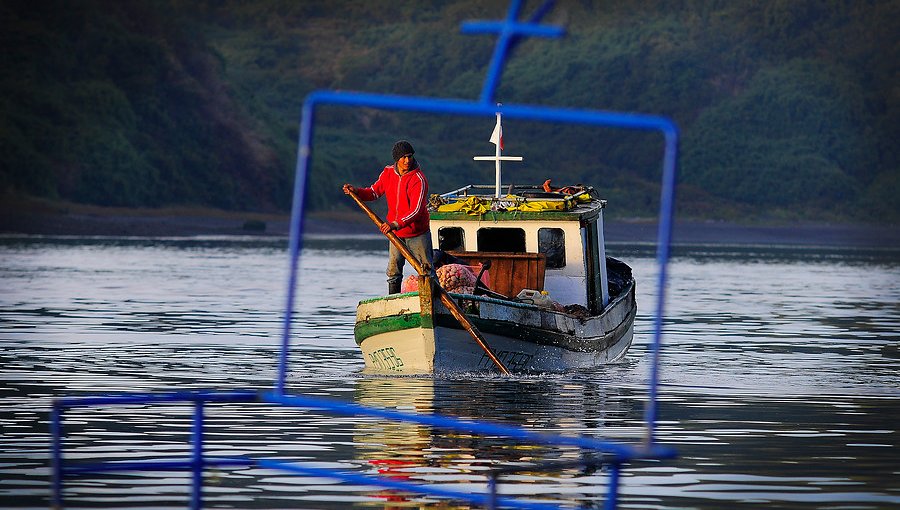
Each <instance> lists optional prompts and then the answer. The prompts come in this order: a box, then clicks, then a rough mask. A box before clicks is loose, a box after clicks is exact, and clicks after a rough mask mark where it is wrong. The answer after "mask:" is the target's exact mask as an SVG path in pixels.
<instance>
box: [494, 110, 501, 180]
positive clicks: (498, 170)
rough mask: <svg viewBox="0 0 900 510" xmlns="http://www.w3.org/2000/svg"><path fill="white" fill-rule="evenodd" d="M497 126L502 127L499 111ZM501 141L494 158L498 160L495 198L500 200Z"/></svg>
mask: <svg viewBox="0 0 900 510" xmlns="http://www.w3.org/2000/svg"><path fill="white" fill-rule="evenodd" d="M497 106H498V107H499V106H500V103H497ZM497 126H500V112H499V111H498V112H497ZM500 129H501V133H502V129H503V128H502V127H501V128H500ZM502 139H503V135H500V140H502ZM500 140H497V143H496V144H495V145H494V157H495V158H496V159H495V160H494V166H495V168H496V169H497V179H496V182H497V184H496V186H495V187H494V198H500V152H501V149H500Z"/></svg>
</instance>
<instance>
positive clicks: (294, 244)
mask: <svg viewBox="0 0 900 510" xmlns="http://www.w3.org/2000/svg"><path fill="white" fill-rule="evenodd" d="M315 109H316V105H315V101H312V100H310V99H307V100H306V102H305V103H304V104H303V112H302V113H301V115H300V139H299V140H298V142H299V143H298V149H297V166H296V169H295V171H294V198H293V202H292V204H293V205H292V208H291V226H290V229H291V230H290V241H289V247H288V252H289V255H288V260H289V262H288V285H287V292H286V296H285V307H284V323H283V325H282V333H281V354H280V356H279V358H278V374H277V375H276V379H275V392H276V393H279V394H283V393H284V390H285V385H286V383H287V373H288V351H289V349H290V344H291V323H292V322H293V317H294V301H295V299H296V287H297V277H298V271H299V259H300V251H301V250H302V249H303V217H304V214H303V210H304V208H305V207H306V181H307V175H309V161H310V158H311V157H312V139H313V125H314V124H315Z"/></svg>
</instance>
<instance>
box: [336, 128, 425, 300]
mask: <svg viewBox="0 0 900 510" xmlns="http://www.w3.org/2000/svg"><path fill="white" fill-rule="evenodd" d="M415 152H416V151H415V150H413V146H412V144H410V143H409V142H408V141H406V140H399V141H398V142H397V143H395V144H394V147H393V149H392V150H391V155H392V156H393V158H394V164H393V165H388V166H386V167H384V170H382V171H381V175H379V176H378V180H376V181H375V183H374V184H372V185H371V186H369V187H368V188H355V187H353V186H351V185H350V184H344V193H345V194H347V195H349V194H350V193H356V195H357V196H359V199H360V200H362V201H364V202H371V201H372V200H377V199H378V197H380V196H382V195H385V196H386V198H387V205H388V213H387V221H385V222H384V224H383V225H382V226H381V232H382V233H383V234H387V233H388V232H391V231H393V232H394V234H396V235H397V237H399V238H400V240H401V241H403V242H404V243H405V244H406V246H407V247H408V248H409V251H411V252H412V254H413V255H414V256H415V257H416V259H417V260H418V261H419V263H420V264H422V265H423V266H424V267H425V269H426V270H427V271H428V272H429V273H431V276H432V277H434V268H433V267H432V260H431V257H432V246H431V232H430V230H429V225H430V218H429V216H428V181H427V180H426V179H425V174H424V173H423V172H422V169H421V168H419V163H418V162H417V161H416V158H414V157H413V154H415ZM404 262H405V260H404V259H403V255H402V254H401V253H400V250H398V249H397V248H395V247H394V244H393V243H391V244H390V254H389V256H388V266H387V282H388V293H389V294H399V293H400V283H401V280H402V279H403V264H404Z"/></svg>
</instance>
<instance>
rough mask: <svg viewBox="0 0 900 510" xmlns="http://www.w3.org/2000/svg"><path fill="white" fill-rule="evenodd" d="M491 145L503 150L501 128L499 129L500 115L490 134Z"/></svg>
mask: <svg viewBox="0 0 900 510" xmlns="http://www.w3.org/2000/svg"><path fill="white" fill-rule="evenodd" d="M491 143H492V144H494V145H496V146H498V147H500V150H503V128H502V127H500V115H497V125H496V126H494V132H493V133H491Z"/></svg>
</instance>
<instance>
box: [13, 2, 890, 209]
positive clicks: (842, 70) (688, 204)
mask: <svg viewBox="0 0 900 510" xmlns="http://www.w3.org/2000/svg"><path fill="white" fill-rule="evenodd" d="M540 3H541V2H537V1H527V2H524V4H525V8H524V9H523V17H527V16H528V15H530V13H531V11H533V10H534V9H535V8H536V7H537V6H538V5H539V4H540ZM506 5H507V3H506V2H505V1H482V0H460V1H452V2H430V1H396V0H394V1H389V0H377V1H351V0H315V1H312V0H310V1H294V0H285V1H257V2H246V1H237V0H233V1H232V0H197V1H192V2H181V1H174V0H172V1H146V2H137V1H125V2H123V1H113V0H107V1H100V0H80V1H77V2H71V1H54V0H41V1H38V2H35V1H17V0H6V1H4V2H2V3H0V44H2V47H3V51H2V53H0V191H2V192H3V193H5V194H7V196H9V195H10V194H13V195H30V196H38V197H47V198H53V199H65V200H69V201H73V202H79V203H87V204H95V205H115V206H151V207H156V206H166V205H200V206H211V207H218V208H224V209H232V210H251V211H268V212H272V211H284V210H286V209H287V208H289V206H290V203H289V202H290V196H291V182H292V178H293V171H294V164H295V155H296V139H297V127H298V121H299V113H300V107H301V104H302V101H303V98H304V97H305V96H306V95H307V94H308V93H309V92H310V91H312V90H315V89H319V88H336V89H344V90H359V91H368V92H378V93H391V94H408V95H417V96H432V97H455V98H462V99H476V98H477V97H478V95H479V92H480V89H481V86H482V82H483V79H484V75H485V71H486V69H487V65H488V63H489V61H490V57H491V52H492V50H493V46H494V42H495V37H492V36H467V35H462V34H460V30H459V26H460V23H461V22H463V21H465V20H470V19H499V18H502V17H503V16H504V15H505V12H506ZM898 20H900V1H896V0H894V1H888V0H883V1H875V0H872V1H851V0H846V1H821V0H745V1H741V2H720V1H713V0H710V1H690V0H687V1H682V2H666V1H661V0H660V1H646V0H619V1H615V2H591V1H576V0H571V1H565V0H561V1H558V2H557V4H556V6H555V8H554V9H553V10H552V11H551V12H550V13H549V14H548V15H547V16H546V17H545V19H544V20H543V21H544V22H545V23H552V24H559V25H564V26H565V27H566V28H567V31H568V35H567V37H565V38H563V39H556V40H546V39H533V40H527V41H525V42H523V43H522V44H520V45H519V46H518V47H517V48H516V50H515V52H514V53H513V55H512V57H511V59H510V60H509V63H508V65H507V68H506V70H505V72H504V74H503V77H502V82H501V84H500V86H499V88H498V90H497V97H496V98H497V100H498V101H501V102H505V103H516V104H523V103H526V104H539V105H548V106H559V107H576V108H590V109H605V110H617V111H635V112H642V113H652V114H662V115H666V116H669V117H671V118H673V119H674V120H675V121H676V122H677V123H678V124H679V126H680V128H681V132H682V136H683V138H682V146H681V148H682V157H681V161H680V168H681V175H680V181H681V183H682V186H681V188H680V195H679V205H678V207H679V211H680V212H681V213H682V214H683V215H687V216H692V217H696V218H728V219H734V218H737V217H749V218H751V219H754V220H766V219H825V220H830V221H833V220H845V221H869V222H879V223H892V222H897V221H898V220H900V200H897V199H896V197H897V196H900V150H898V144H897V142H896V141H897V140H898V139H900V95H898V93H897V79H898V73H900V69H898V65H900V37H898V35H897V34H898V33H900V21H898ZM318 120H319V123H318V124H317V131H316V139H315V148H314V166H313V171H312V173H311V175H310V181H311V188H310V193H309V198H310V204H311V206H312V207H314V208H316V209H318V210H327V209H334V208H340V207H347V206H348V204H347V200H346V199H345V198H344V197H343V196H342V195H341V194H340V189H339V188H340V184H341V183H343V182H354V183H356V184H367V183H369V182H370V181H371V180H372V179H373V178H374V177H375V175H376V174H377V172H378V170H379V169H380V168H381V166H382V165H384V164H387V163H389V162H390V146H391V144H392V143H393V141H394V140H396V139H398V138H407V139H410V140H411V141H412V142H413V144H414V145H415V146H416V149H417V156H418V157H419V160H420V162H421V163H422V164H423V167H424V168H425V170H426V172H427V173H428V175H429V178H430V180H431V185H432V191H440V190H445V189H448V188H453V187H458V186H461V185H463V184H466V183H469V182H485V183H489V182H491V181H492V180H493V170H492V168H489V167H485V165H484V164H483V163H479V162H473V161H472V158H471V156H473V155H475V154H489V153H490V152H489V151H492V147H493V146H492V145H490V144H489V143H488V138H489V136H490V133H491V129H492V127H493V121H492V120H491V119H472V118H456V117H446V116H429V115H411V114H400V113H395V112H386V111H375V110H370V109H364V110H355V109H347V108H338V107H333V108H325V109H323V111H322V112H321V115H320V116H319V119H318ZM504 134H505V137H504V138H505V143H506V152H507V153H509V154H515V155H522V156H524V157H525V162H524V163H523V164H519V165H516V166H513V165H512V164H510V165H509V166H508V167H507V170H506V171H505V174H504V175H505V180H506V181H508V182H512V181H515V182H526V181H529V182H535V181H536V182H543V180H544V179H547V178H552V179H553V181H554V182H555V183H558V184H573V183H582V182H583V183H590V184H593V185H594V186H596V187H598V188H599V189H601V190H602V192H603V194H604V195H605V196H606V197H607V198H608V199H609V200H610V212H611V213H612V214H613V215H618V216H652V215H653V214H654V211H655V208H656V207H657V205H656V200H657V195H658V181H659V171H660V168H659V157H660V154H661V140H660V137H659V136H658V135H656V134H650V133H632V132H623V131H620V130H613V129H587V128H581V127H579V128H573V127H566V128H560V127H558V126H547V125H541V124H536V123H526V122H512V121H510V122H508V123H505V124H504Z"/></svg>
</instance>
